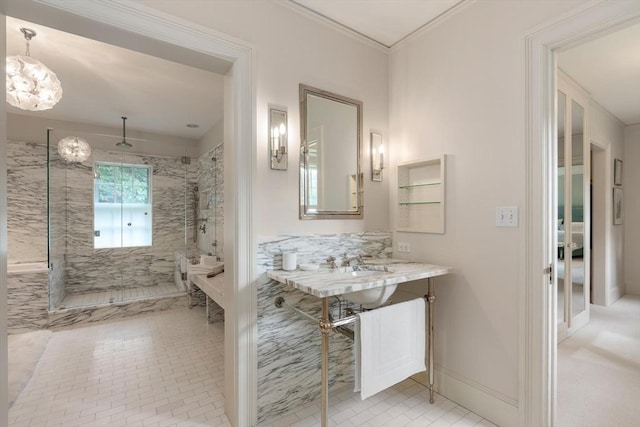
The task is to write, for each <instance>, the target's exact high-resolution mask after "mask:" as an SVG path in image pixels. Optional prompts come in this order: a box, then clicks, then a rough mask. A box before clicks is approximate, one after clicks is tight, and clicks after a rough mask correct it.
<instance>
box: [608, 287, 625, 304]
mask: <svg viewBox="0 0 640 427" xmlns="http://www.w3.org/2000/svg"><path fill="white" fill-rule="evenodd" d="M623 295H624V292H623V290H622V288H621V287H620V286H616V287H614V288H612V289H610V290H609V301H607V303H608V304H607V305H611V304H613V303H614V302H616V301H618V300H619V299H620V297H621V296H623Z"/></svg>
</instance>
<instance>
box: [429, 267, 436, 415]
mask: <svg viewBox="0 0 640 427" xmlns="http://www.w3.org/2000/svg"><path fill="white" fill-rule="evenodd" d="M427 282H428V293H427V303H428V307H429V320H428V322H429V324H428V327H427V331H428V335H429V351H428V356H427V358H428V360H429V403H433V383H434V372H433V307H434V306H435V302H436V293H435V291H434V290H433V279H432V278H429V279H427Z"/></svg>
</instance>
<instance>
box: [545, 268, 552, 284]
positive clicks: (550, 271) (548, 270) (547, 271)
mask: <svg viewBox="0 0 640 427" xmlns="http://www.w3.org/2000/svg"><path fill="white" fill-rule="evenodd" d="M544 274H548V275H549V284H553V264H549V267H547V268H545V269H544Z"/></svg>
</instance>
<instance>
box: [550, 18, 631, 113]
mask: <svg viewBox="0 0 640 427" xmlns="http://www.w3.org/2000/svg"><path fill="white" fill-rule="evenodd" d="M558 66H559V67H560V68H561V69H562V70H563V71H564V72H566V73H567V74H568V75H569V76H571V77H572V78H573V79H574V80H575V81H576V82H578V83H579V84H580V85H581V86H582V87H583V88H585V89H586V90H587V91H588V92H590V93H591V96H592V97H593V98H594V99H595V100H596V101H597V102H598V103H599V104H600V105H601V106H603V107H604V108H605V109H606V110H607V111H609V112H610V113H612V114H613V115H614V116H616V117H617V118H618V119H619V120H620V121H621V122H623V123H624V124H625V125H627V126H628V125H633V124H637V123H640V23H638V24H635V25H632V26H628V27H626V28H623V29H620V30H618V31H615V32H612V33H609V34H606V35H604V36H602V37H599V38H596V39H594V40H591V41H588V42H586V43H583V44H580V45H578V46H576V47H573V48H571V49H568V50H566V51H563V52H561V53H559V54H558Z"/></svg>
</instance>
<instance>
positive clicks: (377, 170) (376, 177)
mask: <svg viewBox="0 0 640 427" xmlns="http://www.w3.org/2000/svg"><path fill="white" fill-rule="evenodd" d="M370 136H371V181H378V182H382V169H384V148H383V146H382V134H380V133H377V132H371V134H370Z"/></svg>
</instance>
